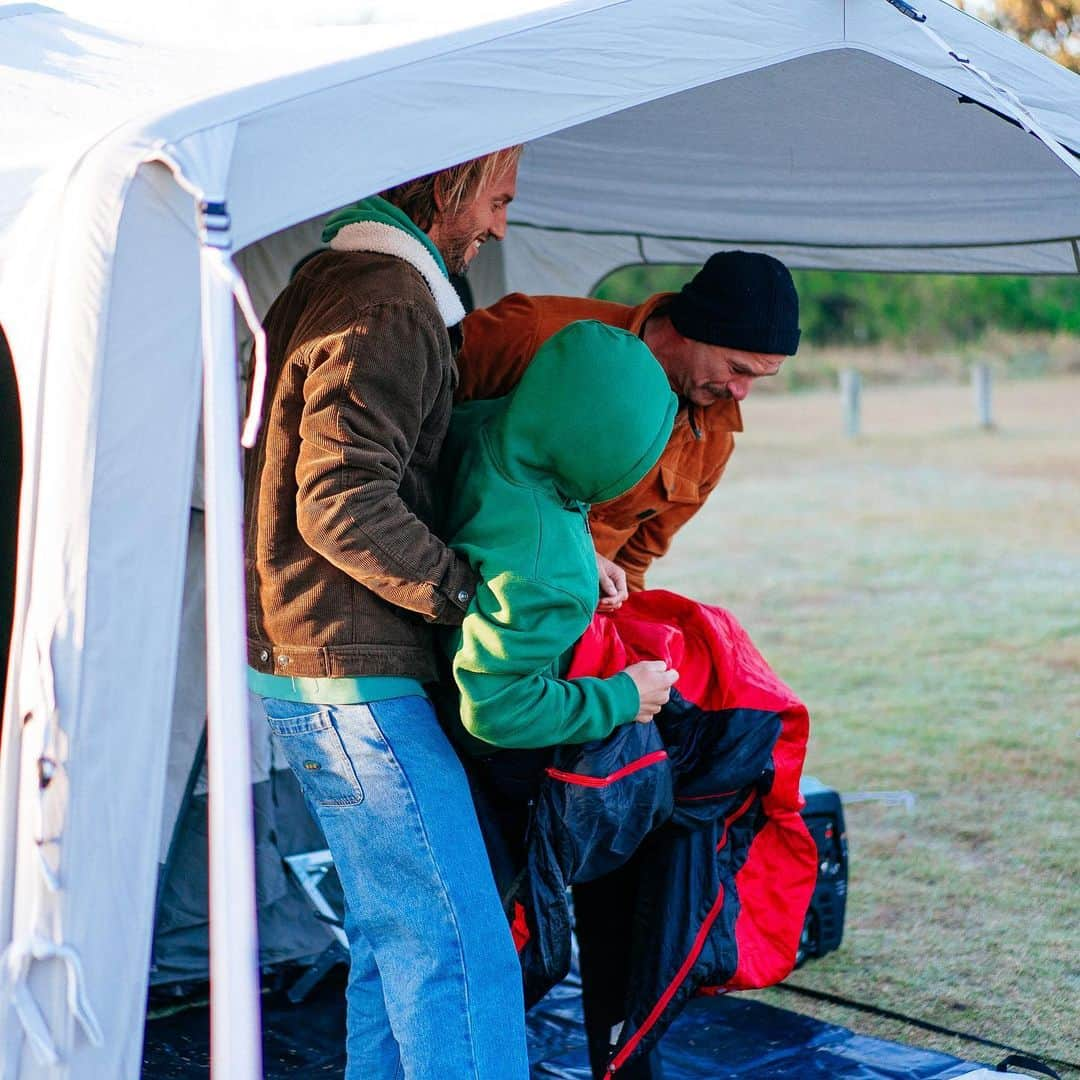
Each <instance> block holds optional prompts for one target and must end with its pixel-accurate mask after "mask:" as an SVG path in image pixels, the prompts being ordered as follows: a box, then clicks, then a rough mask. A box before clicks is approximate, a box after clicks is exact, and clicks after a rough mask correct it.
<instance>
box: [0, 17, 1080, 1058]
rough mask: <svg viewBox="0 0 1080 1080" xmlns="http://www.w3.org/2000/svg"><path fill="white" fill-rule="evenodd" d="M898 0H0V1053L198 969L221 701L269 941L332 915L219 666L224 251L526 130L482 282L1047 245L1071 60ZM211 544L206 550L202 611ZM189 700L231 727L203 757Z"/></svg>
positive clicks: (264, 246)
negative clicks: (119, 2)
mask: <svg viewBox="0 0 1080 1080" xmlns="http://www.w3.org/2000/svg"><path fill="white" fill-rule="evenodd" d="M926 10H927V13H928V17H927V21H926V23H925V24H923V23H919V22H917V21H915V20H913V19H911V18H908V17H906V16H905V15H904V14H903V13H902V12H901V11H900V10H898V9H897V8H896V7H894V6H892V5H891V4H890V3H888V2H887V0H849V2H846V3H845V2H843V0H809V2H807V3H805V4H801V5H798V6H797V7H790V6H785V7H784V8H783V11H782V17H778V8H777V6H776V5H774V4H771V3H768V2H765V0H757V2H753V3H746V4H734V3H731V4H722V5H719V6H718V5H717V4H716V3H714V2H705V0H700V2H692V0H672V2H667V0H664V2H661V0H625V2H623V3H604V2H599V0H594V2H584V0H576V2H571V3H567V4H561V5H556V6H554V7H552V8H550V9H544V10H540V11H537V12H532V13H529V14H527V15H522V16H517V17H515V18H512V19H507V20H503V21H502V22H497V23H489V24H484V25H480V26H476V27H470V28H466V29H464V30H457V31H454V32H451V33H446V34H440V33H438V32H437V31H436V30H433V29H430V28H419V27H418V26H417V25H416V24H409V25H402V26H393V27H387V26H370V27H357V26H351V27H306V28H304V29H303V31H302V32H297V33H296V34H291V35H284V34H281V33H279V34H278V35H277V36H274V35H267V36H265V37H260V38H259V39H258V42H257V44H258V46H259V47H258V48H254V47H252V45H253V40H252V38H251V36H250V35H247V36H243V37H240V38H237V37H236V36H233V37H230V36H229V33H228V27H227V26H222V27H219V28H215V36H214V38H213V40H211V41H208V42H207V43H206V44H205V46H203V47H195V46H191V45H184V46H177V45H174V44H170V43H168V42H161V41H153V42H141V41H136V40H132V39H130V38H129V37H128V36H127V35H126V32H125V31H124V30H123V29H122V28H118V27H95V26H91V25H87V24H85V23H80V22H76V21H75V20H71V19H68V18H66V17H65V16H63V15H62V14H59V13H57V12H54V11H50V10H49V9H47V8H42V7H39V6H37V5H32V4H20V5H14V6H9V7H3V8H0V65H3V67H2V74H0V85H2V86H3V88H4V93H5V101H6V102H10V107H8V108H5V110H4V114H3V117H2V118H0V142H2V144H3V145H4V146H5V152H6V154H7V155H8V159H7V161H8V163H7V164H6V165H5V171H4V172H2V173H0V323H2V324H3V327H4V331H5V333H6V336H7V339H8V342H9V344H10V347H11V353H12V356H13V359H14V366H15V372H16V374H17V377H18V383H19V397H20V402H21V406H22V421H23V439H22V448H23V461H24V471H23V479H22V486H21V500H20V502H21V516H20V521H19V559H18V566H17V568H16V598H15V605H14V608H15V632H14V635H13V639H12V640H13V647H12V657H11V666H10V669H9V671H10V677H9V680H8V690H7V694H6V697H5V704H4V728H3V741H2V747H0V882H2V883H3V884H2V885H0V948H3V949H7V950H8V954H7V955H8V958H9V960H11V961H12V965H13V966H12V970H13V971H14V972H16V975H15V977H14V978H13V982H12V986H13V987H14V988H17V989H11V990H10V992H9V993H8V995H7V996H6V997H0V1035H2V1038H0V1044H2V1046H3V1051H2V1052H3V1054H4V1055H6V1056H5V1057H4V1059H3V1060H4V1066H3V1068H4V1072H5V1075H10V1076H12V1077H18V1078H20V1080H23V1078H31V1077H39V1076H46V1075H48V1076H50V1077H53V1076H60V1075H62V1076H71V1077H98V1076H103V1075H109V1076H114V1075H115V1076H134V1075H137V1073H138V1068H139V1062H140V1054H141V1041H142V1019H143V1012H144V1003H145V989H146V983H147V971H148V970H149V971H150V976H149V977H150V980H151V981H152V982H154V983H156V984H162V983H169V982H175V981H186V980H191V979H200V978H205V976H206V972H207V958H206V936H207V932H208V927H207V921H206V896H207V886H206V884H205V882H206V873H207V863H206V855H205V852H206V836H207V832H208V831H210V832H211V833H213V834H214V835H216V836H218V840H219V841H220V843H218V848H219V850H220V851H225V852H228V851H232V850H234V849H233V848H232V847H230V845H231V844H234V843H236V844H239V845H240V846H239V847H238V848H236V849H235V850H237V851H239V852H240V855H239V856H237V857H235V858H233V859H232V860H231V862H230V867H229V870H230V873H232V874H233V875H235V876H234V877H232V878H230V879H229V882H230V884H229V887H228V889H227V890H226V892H227V894H228V895H229V896H230V898H231V900H232V901H235V899H236V898H237V897H240V896H243V895H246V893H245V889H249V888H250V873H249V869H248V863H249V859H250V856H248V855H247V854H245V853H244V846H243V840H244V832H245V828H244V825H243V821H244V818H243V815H242V814H237V815H236V816H235V820H233V819H229V820H228V821H227V822H226V824H225V825H224V826H220V825H219V826H213V825H211V826H210V827H209V830H208V826H207V824H206V802H207V788H208V787H211V788H212V787H213V785H214V783H218V784H220V785H222V786H221V787H220V789H217V790H218V796H219V797H220V799H221V800H222V801H220V802H219V805H221V806H225V807H231V808H232V809H233V810H234V811H237V810H238V808H241V807H242V806H243V805H244V804H245V802H249V801H250V800H248V799H247V789H246V784H247V768H248V765H247V761H246V755H244V754H241V753H239V742H240V740H242V739H243V740H244V741H245V742H246V741H247V740H246V738H245V736H246V735H247V733H248V732H250V747H251V761H252V780H253V781H254V784H255V814H254V820H255V851H254V861H255V863H256V866H257V868H258V871H259V872H258V876H257V881H258V885H257V896H256V899H257V901H258V904H257V907H258V910H259V912H260V916H259V917H260V926H259V929H260V938H259V944H260V947H261V949H262V961H263V962H264V963H277V962H279V961H283V960H286V959H294V958H303V957H310V956H312V955H315V954H316V953H318V952H319V951H321V949H322V948H323V947H324V946H325V945H326V944H327V943H328V942H329V941H330V939H331V931H330V930H329V929H328V927H327V926H326V924H325V923H323V922H321V921H320V920H318V919H317V918H315V917H314V914H313V913H312V912H311V909H310V905H309V904H308V903H307V901H306V900H305V899H304V897H303V895H302V894H301V892H300V890H299V889H298V887H297V886H296V884H295V883H294V882H293V881H291V879H290V878H289V877H288V874H287V872H286V871H285V869H284V868H283V866H282V862H281V855H282V854H289V853H291V852H294V851H302V850H306V849H307V848H309V847H310V846H312V845H314V844H316V843H317V842H318V837H317V835H316V834H314V833H313V831H312V829H311V826H310V822H308V821H307V820H306V815H305V814H304V813H303V812H302V808H301V807H300V804H299V800H298V798H297V796H296V791H295V788H294V787H293V786H292V778H291V776H290V775H289V774H288V772H287V771H286V770H283V769H282V768H280V767H279V766H280V762H277V761H275V757H274V753H273V748H272V747H271V746H270V743H269V740H268V737H267V735H266V734H265V727H264V725H263V724H262V723H261V720H260V718H259V717H257V716H255V717H252V718H251V723H250V724H249V720H248V715H247V707H246V705H245V702H244V697H243V681H242V678H243V676H242V670H241V669H242V661H241V659H240V658H241V657H242V637H243V611H242V593H241V591H240V590H239V589H236V590H233V591H231V592H230V591H229V590H230V589H232V586H231V585H229V584H228V581H232V580H234V578H235V580H237V581H238V580H239V572H240V569H241V567H240V563H239V560H240V552H239V545H238V538H239V535H240V531H239V530H240V523H239V514H240V510H239V503H238V501H237V499H236V498H235V491H233V490H232V489H231V488H230V486H229V485H230V482H231V481H234V480H235V479H236V475H235V473H236V463H237V455H236V441H237V437H238V430H239V429H238V426H237V416H236V412H237V409H236V403H235V402H230V401H229V400H228V398H227V396H226V397H225V398H224V399H222V398H220V397H219V396H217V395H218V392H219V391H218V383H217V382H215V379H218V380H220V381H221V384H222V385H225V386H227V387H228V386H232V387H235V383H236V378H235V372H236V370H237V367H238V365H239V366H240V367H242V368H246V363H247V361H246V358H247V356H248V353H249V345H250V337H249V336H248V335H247V334H246V332H241V333H239V334H237V333H235V332H234V328H233V314H232V304H233V296H234V295H236V296H237V297H239V298H241V299H246V292H245V288H244V286H243V285H242V284H240V283H239V282H237V281H236V279H234V278H232V277H231V276H230V275H231V267H232V266H233V265H235V267H236V268H237V269H238V270H239V272H240V275H242V277H243V279H244V282H246V289H247V290H250V295H251V299H252V302H253V306H254V311H255V313H256V314H258V315H262V314H263V313H264V312H265V311H266V309H267V307H268V306H269V303H270V302H271V300H272V299H273V297H274V296H275V295H276V294H277V292H278V291H279V290H280V288H281V287H282V286H283V285H284V283H285V282H286V280H287V278H288V274H289V272H290V270H291V268H292V267H293V266H294V265H295V263H296V262H297V261H298V260H299V259H300V258H302V257H303V256H304V255H306V254H308V253H309V252H310V251H311V250H312V249H313V248H315V247H317V246H318V244H319V239H318V234H319V226H320V223H321V221H322V219H323V218H324V217H325V216H326V214H327V213H328V212H330V211H332V210H334V209H336V208H338V207H340V206H342V205H345V204H347V203H348V202H350V201H352V200H354V199H356V198H359V197H361V196H364V195H367V194H370V193H371V192H374V191H378V190H381V189H383V188H385V187H387V186H389V185H390V184H392V183H395V182H398V181H401V180H403V179H406V178H408V177H411V176H415V175H419V174H422V173H425V172H428V171H431V170H432V169H435V168H439V167H441V166H444V165H447V164H450V163H453V162H455V161H459V160H462V159H464V158H468V157H471V156H474V155H477V154H480V153H484V152H487V151H490V150H492V149H495V148H497V147H499V146H503V145H507V144H510V143H515V142H519V141H526V142H528V143H529V146H528V149H527V151H526V154H525V157H524V159H523V163H522V168H521V175H520V183H519V191H520V195H519V198H518V199H517V200H516V201H515V203H514V204H513V208H512V213H511V227H510V234H509V236H508V238H507V240H506V241H505V242H504V244H502V245H498V246H496V245H488V246H487V248H486V249H485V250H484V251H483V252H482V254H481V256H480V257H479V258H478V260H477V266H476V268H475V272H474V273H473V274H472V275H471V284H472V287H473V290H474V293H475V296H476V300H477V302H478V303H481V304H484V303H488V302H491V301H492V300H494V299H496V298H497V297H499V296H500V295H502V294H503V293H504V292H506V291H508V290H511V289H520V290H524V291H532V292H553V291H557V292H569V293H584V292H588V291H589V290H590V289H591V288H592V287H593V286H594V285H595V284H596V283H597V282H598V281H600V280H601V279H602V278H603V277H604V276H605V275H606V274H607V273H608V272H609V271H610V270H612V269H614V268H615V267H617V266H620V265H625V264H630V263H639V262H642V261H650V262H684V263H699V262H701V261H703V260H704V258H705V257H706V256H707V255H708V254H709V253H710V252H711V251H713V250H715V248H716V247H718V246H739V247H743V248H748V249H754V248H758V249H761V250H767V251H768V252H770V253H771V254H774V255H777V256H779V257H781V258H784V259H785V260H786V261H787V262H788V263H789V264H790V265H792V266H795V267H831V268H840V269H893V270H905V271H912V270H940V271H975V272H995V271H1000V272H1005V271H1008V272H1013V273H1074V272H1077V270H1078V269H1080V256H1078V248H1077V244H1078V240H1077V238H1078V237H1080V198H1078V197H1077V194H1078V192H1080V180H1078V173H1080V166H1078V164H1077V159H1076V151H1077V149H1078V148H1080V80H1078V78H1077V77H1076V76H1075V75H1072V74H1071V73H1069V72H1066V71H1064V70H1063V69H1060V68H1058V67H1056V66H1055V65H1054V64H1053V63H1052V62H1050V61H1048V60H1046V59H1045V58H1043V57H1040V56H1038V55H1037V54H1035V53H1033V52H1032V51H1030V50H1028V49H1026V48H1024V47H1023V46H1021V45H1019V44H1017V43H1016V42H1014V41H1010V40H1008V39H1006V38H1004V37H1001V36H1000V35H998V34H996V33H994V32H993V31H991V30H989V29H988V28H986V27H985V26H983V25H982V24H980V23H978V22H977V21H975V20H973V19H971V18H969V17H968V16H965V15H963V14H962V13H960V12H957V11H956V10H954V9H952V8H950V7H948V6H947V5H945V4H943V3H937V2H934V3H932V4H930V5H928V7H927V9H926ZM935 35H937V37H935ZM950 48H951V49H952V50H953V53H955V54H956V55H951V54H950ZM643 56H644V57H648V63H642V62H641V61H642V57H643ZM957 57H960V58H961V59H958V58H957ZM966 57H970V63H968V62H966V61H965V59H963V58H966ZM975 69H978V71H979V72H984V73H988V75H987V76H986V77H983V75H981V74H979V73H977V72H976V70H975ZM354 115H355V116H361V117H363V120H364V123H363V124H362V125H350V126H349V127H348V133H349V138H347V139H343V138H342V129H343V124H342V117H344V116H354ZM1033 130H1034V131H1035V132H1036V133H1035V134H1033V133H1032V131H1033ZM312 162H317V163H318V167H317V168H312V167H311V163H312ZM230 252H235V257H232V256H231V255H230V254H229V253H230ZM201 321H202V325H201ZM239 325H241V326H243V325H244V320H242V319H241V320H239ZM234 342H236V343H237V346H236V347H234V344H233V343H234ZM204 378H205V379H206V380H207V381H206V383H205V384H204ZM204 385H206V386H209V387H211V390H212V392H210V391H208V392H207V394H206V398H205V402H204V398H203V391H202V387H203V386H204ZM201 410H202V418H201V419H200V411H201ZM200 426H201V427H202V428H203V429H204V430H205V434H206V442H205V446H206V455H205V458H206V460H205V463H204V461H203V459H202V450H203V445H204V443H203V439H202V438H201V437H200ZM4 468H5V469H7V462H6V461H5V463H4ZM9 475H10V474H9ZM204 477H205V480H206V483H204ZM230 478H231V479H230ZM207 557H209V558H210V560H211V561H212V562H213V561H214V560H217V562H215V563H214V564H215V565H216V566H219V567H220V568H224V570H225V571H227V573H225V575H224V577H219V578H218V579H217V580H218V581H219V587H218V588H217V589H216V590H212V591H211V595H212V596H213V597H215V598H220V601H221V606H220V607H219V608H212V614H211V617H210V622H211V627H212V629H213V630H214V632H215V634H220V635H221V636H220V637H219V638H215V639H214V641H217V642H218V644H215V643H214V641H211V643H210V644H209V645H208V643H207V641H206V636H205V622H206V596H207V587H206V582H207V576H206V572H205V569H204V566H205V558H207ZM229 574H233V575H234V577H229ZM222 582H224V583H222ZM213 612H217V614H214V613H213ZM208 649H209V652H210V658H211V663H210V665H209V667H210V670H209V673H208V671H207V662H206V654H207V650H208ZM208 680H209V683H210V687H211V693H210V696H209V698H208V695H207V683H208ZM208 711H209V713H210V730H211V733H212V734H213V733H215V732H216V733H217V734H219V735H221V736H222V737H223V738H225V740H226V741H225V743H224V746H225V747H231V748H233V749H234V750H235V751H236V753H237V758H236V761H237V762H238V764H237V765H236V766H235V768H233V769H232V770H231V771H229V770H226V773H225V775H224V776H223V777H221V778H219V779H218V780H217V781H214V780H213V778H212V777H211V778H210V779H209V780H208V779H207V778H206V777H205V776H204V775H203V769H202V764H201V763H202V757H203V750H202V744H203V735H204V729H205V726H206V716H207V712H208ZM230 740H231V741H230ZM227 757H228V754H221V755H219V760H220V759H221V758H227ZM211 760H212V761H213V760H214V759H213V753H212V743H211ZM43 763H45V764H46V765H47V769H46V772H48V776H49V779H48V782H46V781H45V780H44V779H43V777H44V776H45V773H43V772H42V765H43ZM222 764H223V765H224V764H226V762H225V761H222ZM54 768H55V769H56V772H55V773H53V772H52V770H53V769H54ZM54 775H55V776H56V777H57V779H55V780H54V779H52V777H53V776H54ZM230 793H231V794H230ZM211 794H213V793H211ZM230 799H231V800H233V801H231V802H230V801H229V800H230ZM226 816H227V817H228V815H226ZM230 822H231V824H230ZM215 828H223V829H224V832H222V833H221V834H220V835H219V834H217V833H216V832H215V831H214V830H215ZM230 829H231V830H232V831H230ZM38 841H43V843H39V842H38ZM163 868H164V869H163ZM245 882H247V883H248V884H245ZM219 895H221V894H220V893H219ZM216 910H224V909H223V908H219V909H216ZM155 918H156V938H155V935H154V928H155ZM42 943H45V944H44V945H43V944H42ZM37 948H44V949H45V952H44V953H35V951H34V950H35V949H37ZM235 948H236V949H237V952H236V954H235V967H236V969H237V970H243V969H245V967H246V965H247V960H246V958H245V954H244V945H243V943H242V942H238V943H237V944H236V945H235ZM75 959H77V961H78V964H77V971H78V981H79V985H80V986H81V987H82V990H83V996H82V997H81V998H77V999H76V1000H75V1003H74V1005H73V1004H72V999H71V998H69V996H68V979H69V974H70V973H73V972H75V971H76V964H75ZM71 978H73V979H74V978H75V975H74V974H71ZM232 997H233V999H234V1002H240V1001H242V1000H244V999H245V994H244V993H243V992H239V991H238V992H236V993H235V994H233V995H232ZM16 999H17V1000H18V1001H19V1002H21V1003H22V1006H24V1007H22V1008H17V1007H16V1006H15V1002H16ZM28 1001H33V1003H34V1004H35V1008H36V1009H39V1010H40V1017H41V1021H42V1023H41V1025H40V1026H36V1025H35V1024H34V1023H33V1022H31V1020H30V1019H28V1017H30V1016H31V1014H30V1012H29V1011H28V1009H27V1008H26V1007H25V1006H26V1003H27V1002H28ZM235 1027H236V1028H237V1030H242V1029H243V1028H244V1023H243V1022H238V1023H237V1024H236V1025H235ZM50 1053H54V1054H56V1055H57V1056H58V1057H60V1058H62V1059H63V1062H64V1064H63V1065H62V1066H57V1068H56V1069H54V1068H53V1066H51V1065H50V1064H48V1060H49V1055H50Z"/></svg>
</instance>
